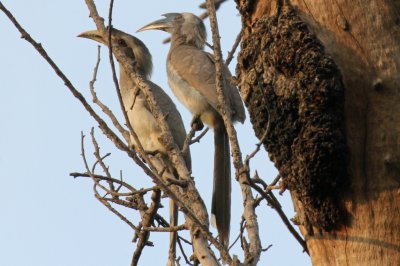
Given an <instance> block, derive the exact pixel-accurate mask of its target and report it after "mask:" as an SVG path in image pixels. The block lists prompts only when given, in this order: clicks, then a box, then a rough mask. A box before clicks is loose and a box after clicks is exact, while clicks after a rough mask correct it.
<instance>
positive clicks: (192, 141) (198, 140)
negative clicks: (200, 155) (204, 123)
mask: <svg viewBox="0 0 400 266" xmlns="http://www.w3.org/2000/svg"><path fill="white" fill-rule="evenodd" d="M209 130H210V128H209V127H206V128H205V129H204V130H203V131H202V132H201V133H200V134H199V135H198V136H197V137H195V138H194V139H192V140H191V141H190V143H189V144H190V145H191V144H193V143H196V142H200V140H201V139H202V138H203V137H204V136H205V135H206V134H207V132H208V131H209Z"/></svg>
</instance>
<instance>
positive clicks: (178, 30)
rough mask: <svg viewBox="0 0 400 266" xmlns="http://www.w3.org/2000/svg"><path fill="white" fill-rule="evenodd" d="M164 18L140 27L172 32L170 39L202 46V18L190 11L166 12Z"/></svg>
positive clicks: (203, 42)
mask: <svg viewBox="0 0 400 266" xmlns="http://www.w3.org/2000/svg"><path fill="white" fill-rule="evenodd" d="M163 16H164V17H165V18H163V19H159V20H156V21H153V22H151V23H149V24H147V25H146V26H144V27H142V28H140V29H139V30H138V32H139V31H145V30H163V31H166V32H169V33H171V34H172V41H173V42H174V41H176V42H179V43H183V44H190V45H194V46H196V47H198V48H203V47H204V45H205V43H206V39H207V33H206V27H205V26H204V23H203V20H202V19H200V18H199V17H198V16H196V15H194V14H192V13H168V14H164V15H163Z"/></svg>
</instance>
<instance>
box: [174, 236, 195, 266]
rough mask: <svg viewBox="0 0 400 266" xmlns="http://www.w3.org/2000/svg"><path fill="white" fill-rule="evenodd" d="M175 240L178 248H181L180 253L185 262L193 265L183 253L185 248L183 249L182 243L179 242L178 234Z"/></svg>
mask: <svg viewBox="0 0 400 266" xmlns="http://www.w3.org/2000/svg"><path fill="white" fill-rule="evenodd" d="M177 242H178V246H179V249H180V250H181V253H182V255H183V258H184V259H185V262H186V264H187V265H191V266H193V264H192V263H191V262H190V260H189V259H188V257H187V256H186V253H185V250H184V249H183V246H182V243H181V238H180V237H179V235H178V238H177Z"/></svg>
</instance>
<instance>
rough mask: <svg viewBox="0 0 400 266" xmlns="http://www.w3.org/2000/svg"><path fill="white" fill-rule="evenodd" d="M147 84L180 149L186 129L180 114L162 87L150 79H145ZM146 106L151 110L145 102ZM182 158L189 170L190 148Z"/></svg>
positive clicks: (190, 166)
mask: <svg viewBox="0 0 400 266" xmlns="http://www.w3.org/2000/svg"><path fill="white" fill-rule="evenodd" d="M147 84H148V85H150V88H151V91H152V92H153V95H154V97H155V99H156V101H157V103H158V106H159V107H160V109H161V111H162V113H163V115H165V116H166V117H167V124H168V126H169V128H170V130H171V134H172V137H173V138H174V141H175V143H176V144H177V145H178V147H179V148H180V149H182V148H183V144H184V142H185V139H186V130H185V126H184V124H183V120H182V117H181V114H180V113H179V111H178V109H177V108H176V105H175V104H174V102H173V101H172V99H171V98H170V97H169V96H168V94H166V93H165V91H164V90H163V89H161V88H160V87H159V86H158V85H157V84H155V83H153V82H151V81H147ZM146 108H147V109H149V111H150V112H151V110H150V108H149V105H148V104H147V103H146ZM184 159H185V162H186V166H187V167H188V170H189V171H191V168H192V165H191V157H190V149H187V151H186V153H185V154H184Z"/></svg>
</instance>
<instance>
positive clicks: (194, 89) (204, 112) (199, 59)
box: [138, 13, 245, 246]
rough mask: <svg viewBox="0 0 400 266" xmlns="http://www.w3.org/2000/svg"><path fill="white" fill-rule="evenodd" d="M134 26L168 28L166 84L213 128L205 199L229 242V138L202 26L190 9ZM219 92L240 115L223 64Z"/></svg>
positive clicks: (239, 105)
mask: <svg viewBox="0 0 400 266" xmlns="http://www.w3.org/2000/svg"><path fill="white" fill-rule="evenodd" d="M164 17H165V18H164V19H160V20H157V21H154V22H152V23H150V24H148V25H146V26H144V27H142V28H141V29H139V30H138V31H144V30H153V29H157V30H163V31H166V32H168V33H171V35H172V36H171V47H170V50H169V54H168V59H167V74H168V82H169V85H170V87H171V89H172V91H173V92H174V94H175V96H176V97H177V98H178V99H179V100H180V101H181V102H182V103H183V104H184V105H185V106H186V108H188V109H189V111H190V112H191V113H192V114H193V116H194V117H195V118H196V117H199V118H200V119H201V121H202V122H204V123H206V124H207V125H209V126H210V127H211V128H213V129H214V145H215V151H214V189H213V196H212V204H211V213H212V223H213V224H214V225H216V227H217V230H218V233H219V237H220V240H221V242H222V243H223V244H224V245H225V246H227V245H228V243H229V228H230V216H231V210H230V208H231V206H230V205H231V177H230V176H231V173H230V151H229V138H228V135H227V132H226V128H225V125H224V122H223V119H222V117H221V114H220V111H219V110H218V108H217V106H218V97H217V90H216V85H215V83H216V80H215V77H216V70H215V61H214V57H213V55H211V54H210V53H207V52H205V51H204V50H203V49H204V46H205V44H206V37H207V34H206V29H205V26H204V23H203V21H202V20H201V19H200V18H199V17H197V16H196V15H194V14H192V13H169V14H165V15H164ZM222 74H223V79H224V82H223V84H224V86H223V92H224V95H225V100H226V103H227V107H228V108H230V111H231V116H232V117H231V119H232V121H233V122H235V121H239V122H241V123H243V122H244V120H245V111H244V106H243V102H242V99H241V97H240V95H239V92H238V90H237V88H236V86H235V85H233V84H232V82H231V77H232V76H231V73H230V72H229V69H228V67H227V66H226V65H223V73H222Z"/></svg>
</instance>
